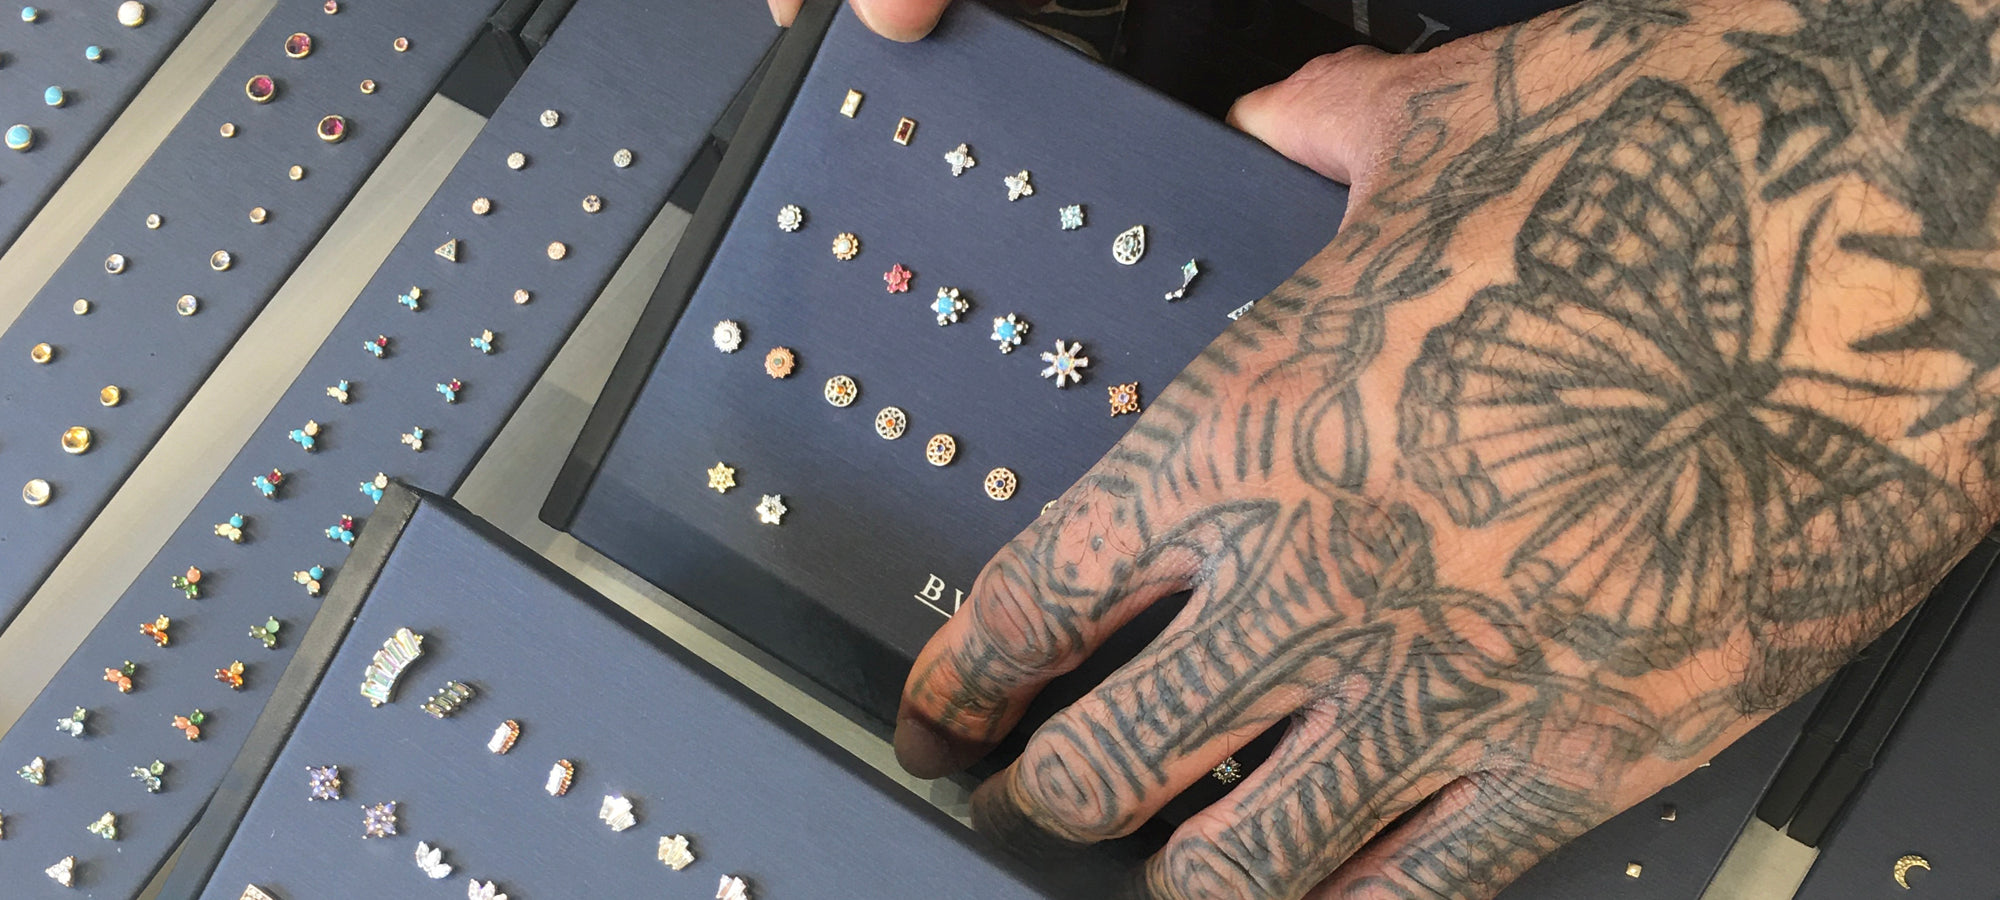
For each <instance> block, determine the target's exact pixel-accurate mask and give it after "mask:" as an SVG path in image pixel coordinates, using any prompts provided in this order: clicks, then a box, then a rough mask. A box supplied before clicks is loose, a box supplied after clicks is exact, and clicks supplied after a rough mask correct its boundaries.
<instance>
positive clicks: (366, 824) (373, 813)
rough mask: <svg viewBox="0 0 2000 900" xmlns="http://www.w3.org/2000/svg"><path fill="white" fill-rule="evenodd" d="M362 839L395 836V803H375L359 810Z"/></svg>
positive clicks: (391, 801) (392, 801)
mask: <svg viewBox="0 0 2000 900" xmlns="http://www.w3.org/2000/svg"><path fill="white" fill-rule="evenodd" d="M361 836H362V838H364V839H365V838H385V837H395V836H396V801H394V800H390V801H388V802H386V803H377V804H375V805H373V806H364V807H362V808H361Z"/></svg>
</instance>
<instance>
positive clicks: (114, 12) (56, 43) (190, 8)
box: [0, 0, 212, 251]
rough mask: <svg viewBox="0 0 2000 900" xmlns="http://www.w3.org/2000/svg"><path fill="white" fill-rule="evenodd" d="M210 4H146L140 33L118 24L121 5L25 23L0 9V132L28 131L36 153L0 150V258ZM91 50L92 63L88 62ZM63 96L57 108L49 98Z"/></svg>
mask: <svg viewBox="0 0 2000 900" xmlns="http://www.w3.org/2000/svg"><path fill="white" fill-rule="evenodd" d="M211 2H212V0H145V9H146V15H145V19H144V21H143V22H142V23H141V24H139V25H138V26H137V27H129V26H126V25H123V24H120V22H119V21H118V9H119V6H120V5H121V4H120V3H119V2H118V0H92V2H89V3H52V4H49V5H46V6H38V7H37V9H38V15H36V16H35V20H34V21H32V22H30V21H26V20H25V18H24V17H23V16H22V15H20V9H19V8H18V7H16V6H15V5H12V4H10V5H8V6H7V7H6V9H5V10H0V46H4V47H5V48H6V50H5V51H4V53H0V66H4V67H5V69H4V71H5V73H6V85H7V87H6V88H5V90H4V92H0V128H8V127H11V126H13V125H26V126H28V127H29V128H30V129H33V132H34V144H33V145H32V146H30V147H29V148H28V149H27V150H26V151H20V152H17V151H13V150H7V151H0V251H4V250H5V249H6V248H7V247H8V246H10V245H12V244H13V243H14V238H16V237H19V236H20V234H21V229H23V228H25V227H27V224H28V220H30V219H32V218H34V216H35V213H36V212H38V211H40V210H41V208H42V204H44V203H46V202H48V199H49V195H51V194H53V193H55V190H56V186H57V185H59V184H61V183H62V180H63V179H64V178H67V177H69V173H70V172H71V171H73V170H75V169H76V166H77V163H80V162H82V161H83V157H84V154H86V153H89V152H90V148H92V147H94V146H96V144H97V139H98V138H100V137H103V136H104V132H105V130H106V129H109V128H110V127H111V122H112V120H113V119H116V118H117V117H118V114H119V113H120V112H121V111H123V110H124V109H125V105H126V104H127V103H129V102H131V100H132V97H133V95H135V94H137V93H138V92H139V88H140V87H141V86H142V85H144V84H145V83H146V81H147V79H149V78H152V77H153V72H154V71H156V70H158V69H159V68H160V64H161V63H162V62H164V61H166V58H167V54H169V53H172V52H173V49H174V48H175V47H177V46H179V45H180V42H181V38H184V37H186V36H187V33H188V30H189V29H191V28H193V27H194V23H195V22H197V21H199V20H200V19H201V14H202V13H203V12H204V11H205V10H207V9H208V6H209V3H211ZM93 47H94V48H96V50H97V53H96V56H95V58H92V57H91V56H90V55H87V54H86V52H85V51H86V50H88V49H89V48H93ZM51 87H53V88H59V89H61V91H62V103H61V105H60V106H51V105H49V103H48V97H47V94H46V92H47V90H48V89H49V88H51Z"/></svg>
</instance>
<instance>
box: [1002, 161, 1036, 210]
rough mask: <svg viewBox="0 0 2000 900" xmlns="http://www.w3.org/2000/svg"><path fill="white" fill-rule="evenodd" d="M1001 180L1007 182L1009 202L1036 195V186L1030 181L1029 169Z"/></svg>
mask: <svg viewBox="0 0 2000 900" xmlns="http://www.w3.org/2000/svg"><path fill="white" fill-rule="evenodd" d="M1001 180H1003V181H1005V182H1007V202H1009V203H1012V202H1014V201H1015V200H1019V199H1021V198H1022V197H1033V196H1034V195H1035V186H1034V184H1032V183H1031V182H1029V181H1028V170H1027V169H1022V170H1021V171H1019V172H1016V173H1014V174H1012V175H1009V176H1007V177H1006V178H1004V179H1001Z"/></svg>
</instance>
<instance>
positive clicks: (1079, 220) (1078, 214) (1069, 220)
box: [1058, 203, 1083, 231]
mask: <svg viewBox="0 0 2000 900" xmlns="http://www.w3.org/2000/svg"><path fill="white" fill-rule="evenodd" d="M1058 217H1059V218H1058V221H1060V222H1061V223H1062V230H1064V231H1075V230H1077V229H1079V228H1082V227H1083V204H1081V203H1072V204H1070V205H1068V206H1065V207H1063V208H1062V210H1061V212H1060V213H1058Z"/></svg>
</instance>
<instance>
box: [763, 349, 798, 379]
mask: <svg viewBox="0 0 2000 900" xmlns="http://www.w3.org/2000/svg"><path fill="white" fill-rule="evenodd" d="M798 364H799V359H798V357H797V356H795V355H794V354H793V353H792V349H791V348H790V347H772V348H771V352H769V353H766V354H764V374H766V375H769V376H771V377H772V378H789V377H791V374H792V369H793V368H794V367H796V366H797V365H798Z"/></svg>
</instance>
